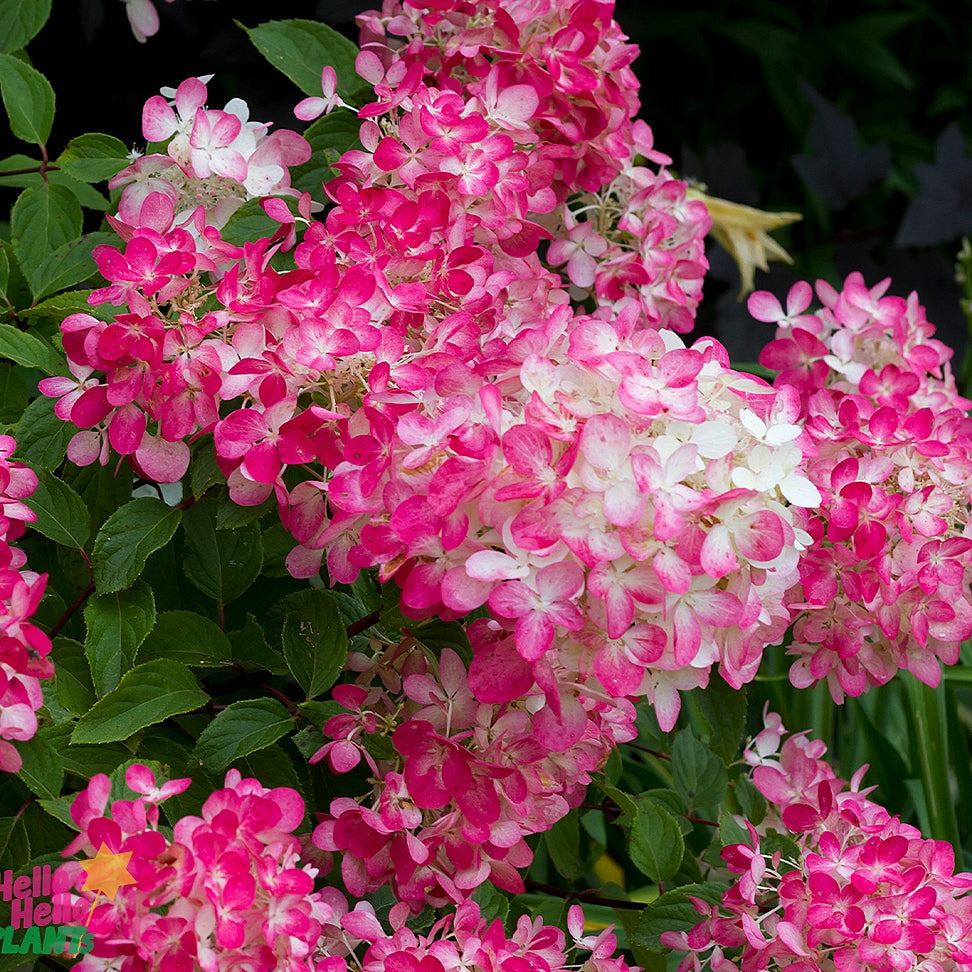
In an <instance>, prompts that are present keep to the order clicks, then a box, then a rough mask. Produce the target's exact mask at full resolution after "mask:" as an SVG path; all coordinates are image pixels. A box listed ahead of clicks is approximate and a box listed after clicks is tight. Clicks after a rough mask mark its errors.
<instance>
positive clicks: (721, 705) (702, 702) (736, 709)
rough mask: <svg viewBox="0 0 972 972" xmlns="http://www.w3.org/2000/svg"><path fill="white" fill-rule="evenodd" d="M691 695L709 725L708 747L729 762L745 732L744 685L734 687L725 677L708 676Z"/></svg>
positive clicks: (733, 757)
mask: <svg viewBox="0 0 972 972" xmlns="http://www.w3.org/2000/svg"><path fill="white" fill-rule="evenodd" d="M692 698H693V700H694V701H696V702H698V705H699V708H700V709H701V710H702V717H703V718H704V719H705V721H706V723H707V724H708V726H709V729H710V734H709V748H710V749H711V750H712V751H713V752H714V753H716V754H717V755H718V756H720V757H721V758H722V760H723V762H724V763H726V765H728V764H729V763H731V762H732V761H733V760H734V759H735V758H736V757H737V756H738V755H739V750H740V748H741V746H742V740H743V734H744V733H745V731H746V713H747V709H748V701H747V695H746V686H745V685H743V686H741V687H740V688H738V689H734V688H733V687H732V686H731V685H729V683H728V682H726V680H725V679H722V678H711V679H709V684H708V686H707V687H706V688H704V689H698V690H697V691H695V692H693V693H692Z"/></svg>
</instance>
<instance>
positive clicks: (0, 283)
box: [0, 246, 10, 294]
mask: <svg viewBox="0 0 972 972" xmlns="http://www.w3.org/2000/svg"><path fill="white" fill-rule="evenodd" d="M9 282H10V260H9V259H7V251H6V249H5V248H4V247H3V246H0V294H6V293H7V284H8V283H9Z"/></svg>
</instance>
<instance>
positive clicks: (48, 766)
mask: <svg viewBox="0 0 972 972" xmlns="http://www.w3.org/2000/svg"><path fill="white" fill-rule="evenodd" d="M17 752H19V753H20V756H21V759H23V766H21V768H20V772H19V773H18V774H17V775H18V776H19V777H20V778H21V779H22V780H23V781H24V782H25V783H26V784H27V786H29V787H30V790H31V792H32V793H36V794H37V796H39V797H44V798H45V799H48V800H52V799H54V798H55V797H57V795H58V794H59V793H60V792H61V787H62V786H63V785H64V767H63V766H62V765H61V760H60V757H59V756H58V754H57V752H56V751H55V749H54V747H53V746H52V745H51V744H50V743H49V742H48V741H47V739H45V738H44V736H42V735H40V734H39V733H38V734H37V735H35V736H34V737H33V738H32V739H25V740H21V741H19V742H18V743H17Z"/></svg>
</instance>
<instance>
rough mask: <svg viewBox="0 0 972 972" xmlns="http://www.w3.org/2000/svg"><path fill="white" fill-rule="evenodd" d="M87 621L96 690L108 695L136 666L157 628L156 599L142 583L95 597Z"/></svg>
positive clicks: (87, 645) (87, 610)
mask: <svg viewBox="0 0 972 972" xmlns="http://www.w3.org/2000/svg"><path fill="white" fill-rule="evenodd" d="M84 620H85V623H86V624H87V626H88V632H87V636H86V638H85V640H84V653H85V656H86V657H87V659H88V664H89V666H90V668H91V678H92V682H93V684H94V687H95V691H96V692H97V693H98V694H99V695H104V694H105V693H106V692H110V691H112V690H113V689H114V688H115V687H116V686H117V685H118V683H119V680H120V679H121V677H122V675H124V674H125V673H126V672H127V671H129V669H130V668H131V667H132V666H133V665H134V664H135V656H136V654H137V652H138V648H139V645H141V644H142V642H143V641H144V640H145V639H146V638H147V637H148V634H149V632H150V631H151V630H152V628H153V627H154V626H155V597H154V595H153V594H152V590H151V588H149V587H148V586H147V585H146V584H143V583H142V582H141V581H139V582H138V583H136V584H134V585H133V586H132V587H131V588H129V589H128V590H127V591H117V592H114V593H111V594H102V595H101V596H99V597H93V598H91V599H90V600H89V601H88V603H87V604H86V605H85V608H84Z"/></svg>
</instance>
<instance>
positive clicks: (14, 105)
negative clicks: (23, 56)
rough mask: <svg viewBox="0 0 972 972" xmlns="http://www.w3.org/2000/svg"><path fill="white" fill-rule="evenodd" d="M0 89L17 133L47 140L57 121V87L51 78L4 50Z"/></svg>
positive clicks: (34, 140) (0, 62)
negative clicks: (55, 102) (54, 86)
mask: <svg viewBox="0 0 972 972" xmlns="http://www.w3.org/2000/svg"><path fill="white" fill-rule="evenodd" d="M0 92H2V94H3V104H4V107H5V108H6V109H7V117H8V118H9V119H10V130H11V131H12V132H13V133H14V135H15V136H16V137H17V138H19V139H20V140H21V141H24V142H32V143H34V144H35V145H43V144H45V142H47V139H48V136H49V135H50V134H51V125H52V124H53V123H54V89H53V88H52V87H51V84H50V82H49V81H48V80H47V78H45V77H44V75H43V74H41V73H40V71H38V70H36V69H35V68H32V67H31V66H30V65H29V64H25V63H24V62H23V61H21V60H20V59H18V58H16V57H13V56H12V55H10V54H0Z"/></svg>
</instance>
